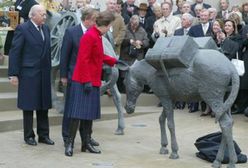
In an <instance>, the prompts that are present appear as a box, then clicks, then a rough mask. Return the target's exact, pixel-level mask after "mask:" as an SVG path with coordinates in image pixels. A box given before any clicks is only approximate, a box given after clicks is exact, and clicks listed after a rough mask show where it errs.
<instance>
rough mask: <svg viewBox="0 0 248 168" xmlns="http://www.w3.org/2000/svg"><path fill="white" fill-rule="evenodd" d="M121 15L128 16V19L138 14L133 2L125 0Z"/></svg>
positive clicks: (132, 0)
mask: <svg viewBox="0 0 248 168" xmlns="http://www.w3.org/2000/svg"><path fill="white" fill-rule="evenodd" d="M122 13H126V14H128V16H129V17H132V16H133V15H137V14H138V7H137V6H136V5H134V0H127V1H126V2H124V3H123V5H122Z"/></svg>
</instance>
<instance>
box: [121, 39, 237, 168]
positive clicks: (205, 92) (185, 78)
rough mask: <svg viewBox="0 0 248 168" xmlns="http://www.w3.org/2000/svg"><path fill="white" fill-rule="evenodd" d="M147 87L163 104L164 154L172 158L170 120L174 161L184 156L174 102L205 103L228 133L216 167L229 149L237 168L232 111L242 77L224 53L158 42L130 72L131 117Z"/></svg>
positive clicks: (172, 41) (128, 105) (191, 42)
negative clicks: (183, 56)
mask: <svg viewBox="0 0 248 168" xmlns="http://www.w3.org/2000/svg"><path fill="white" fill-rule="evenodd" d="M200 41H202V40H200ZM207 41H208V40H207ZM185 48H186V49H185ZM176 53H178V55H179V56H182V55H185V57H186V58H180V59H175V57H177V56H178V55H177V54H176ZM190 54H191V55H190ZM164 57H166V58H165V59H164ZM188 57H190V58H188ZM178 60H179V61H178ZM182 60H183V61H182ZM180 61H181V62H180ZM148 62H149V63H148ZM145 84H147V85H149V86H150V87H151V89H152V90H153V92H154V94H155V95H156V96H157V97H158V98H159V99H160V101H161V103H162V106H163V111H162V113H161V115H160V117H159V123H160V131H161V148H160V154H168V149H167V145H168V140H167V135H166V131H165V124H166V119H167V126H168V128H169V131H170V134H171V150H172V153H171V154H170V158H171V159H177V158H179V155H178V144H177V139H176V134H175V123H174V114H173V106H174V101H176V100H180V101H189V100H190V101H194V100H196V101H198V100H204V101H205V102H206V103H207V104H208V105H209V106H210V107H211V109H212V110H213V112H214V113H215V117H216V122H219V125H220V128H221V131H222V140H221V145H220V148H219V150H218V153H217V156H216V159H215V161H214V162H213V165H212V166H213V167H214V168H219V167H221V161H222V160H223V157H224V150H225V148H228V152H229V164H228V166H227V167H228V168H235V163H236V162H237V156H236V152H235V149H234V144H233V135H232V134H233V133H232V127H233V119H232V116H231V113H230V108H231V106H232V104H233V102H234V101H235V99H236V96H237V94H238V90H239V76H238V73H237V71H236V69H235V67H234V66H233V65H232V63H231V62H230V61H229V60H228V59H227V58H226V57H225V56H224V55H223V54H222V53H220V52H219V51H217V50H213V49H201V47H200V44H199V43H198V44H197V43H196V41H195V40H193V39H192V38H191V37H171V38H167V39H166V38H164V39H162V38H161V39H158V41H157V42H156V44H155V46H154V47H153V48H152V49H150V50H149V51H148V53H147V54H146V58H145V60H141V61H136V62H135V63H134V64H133V65H132V66H131V67H130V68H129V70H128V72H127V75H126V78H125V85H126V94H127V100H126V105H125V109H126V111H127V113H133V112H134V110H135V104H136V100H137V98H138V97H139V95H140V93H141V92H142V90H143V86H144V85H145Z"/></svg>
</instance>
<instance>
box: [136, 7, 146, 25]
mask: <svg viewBox="0 0 248 168" xmlns="http://www.w3.org/2000/svg"><path fill="white" fill-rule="evenodd" d="M147 8H148V7H147V4H146V3H140V5H139V8H138V13H139V19H140V25H141V26H142V27H143V28H145V24H146V18H145V16H146V11H147Z"/></svg>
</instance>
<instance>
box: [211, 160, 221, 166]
mask: <svg viewBox="0 0 248 168" xmlns="http://www.w3.org/2000/svg"><path fill="white" fill-rule="evenodd" d="M212 167H213V168H220V167H221V162H219V161H217V160H215V161H214V162H213V164H212Z"/></svg>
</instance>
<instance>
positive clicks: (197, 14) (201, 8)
mask: <svg viewBox="0 0 248 168" xmlns="http://www.w3.org/2000/svg"><path fill="white" fill-rule="evenodd" d="M203 9H204V8H203V7H202V5H200V4H197V5H196V6H195V8H194V12H195V14H194V16H195V17H196V18H198V19H199V18H200V15H201V11H202V10H203Z"/></svg>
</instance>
